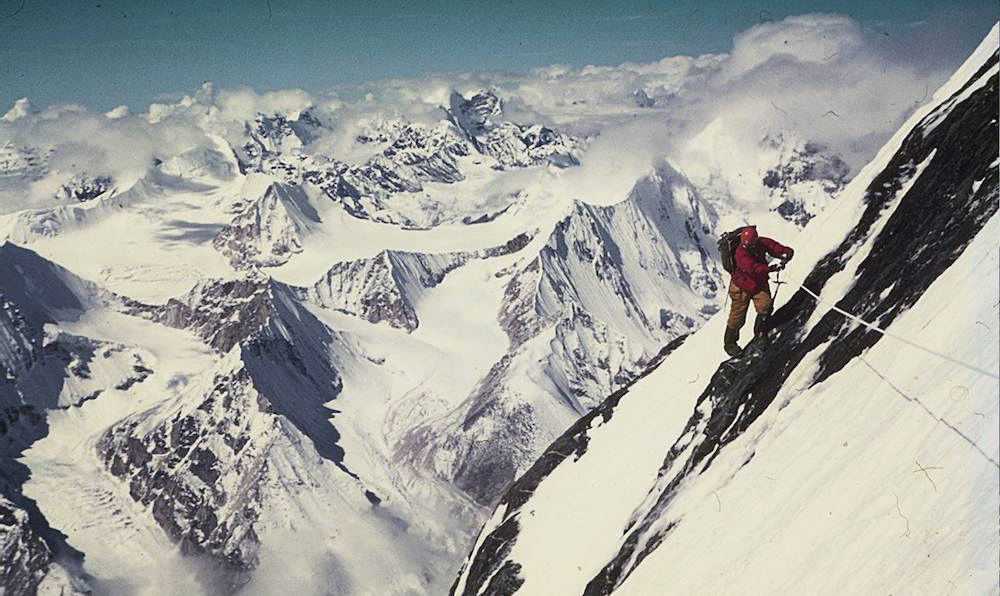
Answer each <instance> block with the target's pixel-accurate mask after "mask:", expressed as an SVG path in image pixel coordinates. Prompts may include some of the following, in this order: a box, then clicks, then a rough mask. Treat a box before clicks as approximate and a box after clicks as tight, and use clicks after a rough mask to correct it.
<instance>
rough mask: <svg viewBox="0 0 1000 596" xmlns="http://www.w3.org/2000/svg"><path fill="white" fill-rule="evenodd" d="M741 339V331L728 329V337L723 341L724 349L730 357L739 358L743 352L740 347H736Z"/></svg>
mask: <svg viewBox="0 0 1000 596" xmlns="http://www.w3.org/2000/svg"><path fill="white" fill-rule="evenodd" d="M739 339H740V330H739V329H733V328H732V327H726V335H725V338H724V339H723V346H722V347H723V348H724V349H725V350H726V353H727V354H729V355H730V356H739V354H740V352H742V350H741V349H740V347H739V346H738V345H736V342H737V341H738V340H739Z"/></svg>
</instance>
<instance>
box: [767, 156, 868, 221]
mask: <svg viewBox="0 0 1000 596" xmlns="http://www.w3.org/2000/svg"><path fill="white" fill-rule="evenodd" d="M771 141H772V142H773V143H775V144H780V140H774V139H772V140H771ZM766 142H768V140H765V143H766ZM849 177H850V167H848V165H847V164H846V163H845V162H844V160H843V159H841V158H840V156H838V155H833V154H830V153H829V152H828V150H827V147H826V146H824V145H822V144H819V143H813V142H807V143H805V144H804V145H802V146H800V147H797V148H795V149H793V150H792V151H791V155H789V156H788V157H787V158H786V159H784V160H783V161H782V163H780V164H778V165H776V166H775V167H773V168H771V169H769V170H768V171H767V172H766V173H765V174H764V177H763V179H762V180H761V182H762V183H763V184H764V186H765V187H767V188H769V189H770V190H771V194H772V195H773V196H774V197H776V198H779V199H782V201H781V203H780V204H779V205H778V206H777V207H775V208H774V210H775V211H777V213H778V215H780V216H781V217H783V218H785V219H787V220H788V221H790V222H792V223H794V224H796V225H798V226H799V227H803V226H805V225H806V224H807V223H809V220H810V219H812V218H813V217H815V215H816V209H817V206H815V205H811V204H807V203H806V202H805V201H804V200H803V198H801V197H799V196H797V195H796V192H795V186H796V185H798V184H799V183H803V182H813V183H814V186H816V187H817V189H818V190H820V191H822V192H823V193H824V194H826V195H828V196H830V197H835V196H836V195H837V194H838V193H839V192H840V190H841V189H842V188H843V187H844V186H845V185H846V184H847V182H848V180H849Z"/></svg>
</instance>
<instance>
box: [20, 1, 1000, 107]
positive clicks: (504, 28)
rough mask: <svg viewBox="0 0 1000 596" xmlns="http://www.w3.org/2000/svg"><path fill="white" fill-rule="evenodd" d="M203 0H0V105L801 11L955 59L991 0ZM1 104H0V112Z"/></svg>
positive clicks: (168, 94) (377, 64)
mask: <svg viewBox="0 0 1000 596" xmlns="http://www.w3.org/2000/svg"><path fill="white" fill-rule="evenodd" d="M707 4H708V5H705V4H703V3H700V2H657V1H653V0H644V1H624V2H576V3H571V2H547V3H536V2H522V1H514V0H510V1H504V0H497V1H493V2H399V1H375V2H364V3H361V2H357V3H355V2H320V1H316V0H306V1H301V2H290V1H287V0H254V1H236V0H220V1H215V2H192V1H173V2H171V1H164V2H150V1H130V2H126V1H121V0H87V1H72V2H70V1H64V0H50V1H46V2H42V1H39V0H0V56H2V60H0V89H2V96H0V106H9V105H11V104H12V103H13V101H14V100H15V99H17V98H19V97H23V96H27V97H29V98H30V99H31V100H32V102H33V103H35V104H36V105H39V106H46V105H49V104H52V103H57V102H68V101H74V102H78V103H80V104H83V105H84V106H86V107H88V108H92V109H98V110H107V109H110V108H112V107H114V106H116V105H119V104H122V103H124V104H127V105H129V106H130V107H132V108H133V109H140V110H141V109H145V107H146V106H148V104H149V103H150V102H151V101H155V100H157V99H168V98H169V99H173V98H175V97H176V96H177V95H179V94H180V93H185V92H187V93H190V92H193V91H194V90H196V89H197V88H198V87H199V86H200V85H201V83H202V82H203V81H206V80H211V81H213V82H214V83H215V84H216V86H217V87H223V88H225V87H236V86H240V85H248V86H250V87H253V88H254V89H256V90H258V91H265V90H271V89H287V88H301V89H305V90H307V91H322V90H326V89H329V88H331V87H334V86H342V85H352V84H357V83H362V82H366V81H373V80H380V79H386V78H396V77H412V76H419V75H423V74H428V73H447V72H455V71H504V72H519V71H525V70H528V69H530V68H532V67H535V66H542V65H548V64H567V65H570V66H583V65H585V64H619V63H621V62H624V61H632V62H648V61H653V60H657V59H659V58H662V57H664V56H670V55H677V54H689V55H697V54H702V53H709V52H726V51H728V50H729V49H730V48H731V43H732V38H733V36H734V35H735V34H737V33H739V32H741V31H743V30H746V29H747V28H749V27H751V26H753V25H755V24H757V23H759V22H761V21H766V20H780V19H782V18H784V17H785V16H788V15H793V14H803V13H810V12H834V13H839V14H846V15H849V16H851V17H853V18H855V19H856V20H858V21H860V22H861V23H862V24H863V25H864V26H866V27H868V28H870V29H873V30H877V31H880V32H883V33H884V34H885V35H886V36H887V37H892V36H897V37H906V38H907V39H910V40H912V43H909V44H906V45H905V46H901V47H908V48H909V49H910V50H909V51H913V52H924V53H926V54H927V56H926V60H928V61H935V62H939V63H946V64H948V63H953V64H954V65H957V64H958V63H959V62H960V61H961V60H962V59H963V58H964V57H965V55H967V54H968V53H969V52H970V51H971V50H972V49H973V48H974V47H975V46H976V44H977V43H978V42H979V41H980V40H981V39H982V37H983V36H984V35H985V34H986V33H987V32H988V31H989V28H990V26H991V25H992V23H993V22H994V21H995V20H996V19H997V18H998V16H1000V8H998V4H997V2H996V1H995V0H992V1H987V2H983V1H970V0H962V1H957V2H950V3H942V2H938V3H934V2H902V1H889V2H879V3H874V2H849V1H843V0H827V1H822V2H821V1H808V2H806V1H797V2H796V1H788V0H778V1H768V2H757V3H750V2H738V1H728V2H715V3H707ZM2 109H5V108H0V111H2Z"/></svg>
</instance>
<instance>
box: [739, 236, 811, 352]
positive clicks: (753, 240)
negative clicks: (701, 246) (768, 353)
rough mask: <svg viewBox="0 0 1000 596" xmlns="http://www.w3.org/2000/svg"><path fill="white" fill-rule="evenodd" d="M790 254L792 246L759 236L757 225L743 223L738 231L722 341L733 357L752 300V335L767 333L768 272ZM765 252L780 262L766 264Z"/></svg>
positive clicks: (769, 308)
mask: <svg viewBox="0 0 1000 596" xmlns="http://www.w3.org/2000/svg"><path fill="white" fill-rule="evenodd" d="M793 254H795V251H793V250H792V249H791V248H789V247H787V246H784V245H782V244H779V243H778V242H775V241H774V240H771V239H770V238H766V237H764V236H758V235H757V226H746V227H744V228H743V230H742V231H741V232H740V241H739V246H737V247H736V248H735V249H734V250H733V255H732V256H733V259H732V260H733V270H732V279H731V281H730V282H729V298H730V300H732V303H733V304H732V306H731V307H730V310H729V320H728V322H727V324H726V336H725V342H724V347H725V350H726V353H727V354H729V355H730V356H736V355H738V354H739V353H740V351H741V350H740V347H739V346H738V345H737V344H736V342H737V341H739V339H740V328H741V327H743V323H744V322H745V321H746V318H747V309H748V308H749V306H750V301H751V300H753V305H754V308H755V309H756V310H757V319H756V320H755V321H754V326H753V331H754V336H755V337H760V336H762V335H765V334H766V333H767V331H768V329H767V325H768V319H769V318H770V316H771V308H772V302H771V288H770V287H769V286H768V274H769V273H770V272H771V271H778V270H780V269H782V268H784V266H785V264H786V263H787V262H788V261H789V260H790V259H791V258H792V255H793ZM767 255H771V256H773V257H778V258H779V259H781V263H776V264H774V265H771V266H768V264H767Z"/></svg>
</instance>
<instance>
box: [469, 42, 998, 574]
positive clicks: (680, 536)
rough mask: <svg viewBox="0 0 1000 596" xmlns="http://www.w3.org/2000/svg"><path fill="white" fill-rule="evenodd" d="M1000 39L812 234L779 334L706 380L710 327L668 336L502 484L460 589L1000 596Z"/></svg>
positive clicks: (717, 334)
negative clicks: (646, 363) (660, 350)
mask: <svg viewBox="0 0 1000 596" xmlns="http://www.w3.org/2000/svg"><path fill="white" fill-rule="evenodd" d="M997 45H998V43H997V28H996V27H994V29H993V31H992V32H991V34H990V35H989V36H988V37H987V39H986V40H985V41H984V42H983V44H982V45H981V46H980V48H979V49H978V50H977V51H976V53H975V54H974V55H973V56H972V57H970V59H969V60H968V61H967V62H966V64H965V65H964V66H963V67H962V68H961V69H960V70H959V71H958V72H957V73H956V74H955V75H954V77H953V78H952V79H951V80H950V81H949V82H948V83H947V84H946V85H945V86H944V87H942V88H941V89H940V90H939V91H938V92H937V93H936V94H935V95H934V98H933V100H932V101H931V103H930V104H928V105H927V106H926V107H924V108H922V109H921V110H919V111H918V112H917V113H916V114H914V115H913V117H912V118H911V119H910V121H909V122H907V124H906V125H905V126H904V127H903V128H902V129H901V130H900V131H899V133H898V134H897V135H896V136H895V137H894V138H893V139H891V140H890V141H889V142H888V143H887V144H886V145H885V147H884V148H883V149H882V151H880V153H879V155H878V156H877V157H876V159H875V160H874V161H873V162H872V163H871V164H869V165H868V166H867V167H866V168H865V169H864V170H863V171H862V172H860V173H859V174H858V176H857V177H856V178H855V179H854V180H853V181H852V182H851V184H850V185H849V186H848V187H847V189H845V191H844V192H843V193H842V194H841V196H840V198H839V199H838V204H837V206H836V208H835V209H833V210H831V211H828V212H827V213H824V214H823V215H822V216H820V217H819V218H817V220H816V221H815V222H813V223H811V224H810V225H809V226H808V227H807V228H806V230H805V231H804V233H803V236H801V237H800V242H799V243H797V244H796V246H797V248H800V250H798V251H797V254H796V258H795V260H794V261H793V266H792V267H791V268H790V270H789V271H788V273H787V274H786V275H785V276H784V277H785V279H786V280H791V282H792V283H794V284H795V285H793V286H792V288H793V290H785V292H784V293H783V294H784V295H783V296H782V297H781V299H780V300H779V304H778V306H779V308H778V309H777V311H776V313H775V317H774V318H775V330H774V332H773V334H772V335H773V338H772V340H771V343H770V344H769V345H765V344H764V342H763V341H762V340H754V341H753V342H751V344H750V345H749V347H748V349H747V350H746V352H745V353H744V355H743V356H741V357H739V358H734V359H730V360H727V361H725V362H723V363H722V364H721V365H718V366H716V364H715V362H716V361H717V360H719V359H722V358H724V355H723V353H722V350H721V336H722V330H723V326H724V324H725V323H724V321H723V320H722V317H721V316H720V317H716V318H714V319H713V320H712V321H710V322H709V323H708V324H707V325H706V326H705V327H704V328H702V330H701V331H699V332H697V333H695V334H694V335H692V336H690V337H688V338H686V339H679V340H677V341H675V342H673V343H672V344H671V345H669V346H668V347H667V348H666V349H665V350H664V352H670V354H669V356H666V357H665V359H664V360H663V361H662V363H659V362H658V361H654V363H653V365H652V366H650V367H649V368H647V370H646V371H645V374H644V376H643V377H642V378H641V379H640V380H638V381H636V382H635V383H634V384H632V385H630V386H629V387H627V388H626V389H623V390H621V391H619V392H617V393H615V394H614V395H612V396H611V397H609V398H608V399H607V400H606V401H605V402H603V403H602V404H601V405H600V406H599V407H598V408H596V409H595V410H594V411H592V412H591V413H590V414H588V415H587V416H585V417H583V418H581V419H580V420H579V421H578V422H577V423H575V424H574V425H573V426H572V427H570V428H569V430H567V431H566V432H565V433H564V434H563V435H562V436H561V437H560V438H559V439H557V440H556V441H555V442H553V443H552V445H550V446H549V447H548V449H547V450H546V451H545V453H544V454H543V455H542V457H541V458H539V459H538V461H536V462H535V464H534V465H533V466H532V468H531V469H530V470H529V471H528V472H527V473H525V474H524V475H523V476H521V477H520V478H519V479H518V480H517V481H516V482H515V483H514V485H513V486H512V487H511V489H510V490H509V491H508V492H507V494H506V495H505V496H504V498H503V499H502V500H501V502H500V504H499V506H498V507H497V508H496V510H495V511H494V513H493V516H492V517H491V519H490V521H488V522H487V524H486V526H485V527H484V529H483V530H482V532H481V533H480V536H479V538H478V539H477V542H476V546H475V547H474V548H473V551H472V552H471V554H470V556H469V558H468V559H467V561H466V564H465V566H464V567H463V570H462V572H461V573H460V574H459V576H458V578H457V579H456V582H455V584H454V586H453V590H452V591H453V593H455V594H487V593H488V594H512V593H518V594H574V593H584V594H610V593H612V592H613V593H616V594H617V593H621V594H651V593H677V594H685V593H713V594H730V593H732V594H764V593H790V592H795V593H801V592H806V593H830V594H834V593H836V594H840V593H879V592H887V593H911V592H919V591H930V592H934V593H977V594H978V593H994V592H996V591H997V590H998V589H1000V586H998V584H997V576H998V575H997V572H998V569H1000V543H998V540H997V535H998V526H997V518H996V510H997V507H998V506H1000V486H998V481H997V478H998V476H997V470H998V461H1000V454H998V449H1000V445H998V441H997V435H996V428H997V426H998V424H1000V408H998V407H997V403H996V399H995V398H996V395H997V392H998V378H1000V377H998V370H1000V361H998V349H997V347H998V328H997V326H996V320H997V315H996V308H997V306H996V305H997V302H998V301H1000V296H998V289H997V288H998V285H997V280H998V271H1000V263H998V262H997V254H998V253H997V243H996V238H997V233H998V231H1000V220H998V218H997V216H996V212H997V207H998V171H997V165H998V159H997V155H998V146H997V116H996V105H997V62H998V52H997ZM806 238H808V239H809V242H804V240H805V239H806ZM798 284H801V286H799V287H796V286H798ZM814 295H815V296H818V299H817V298H816V297H815V296H814ZM834 307H836V309H840V310H834ZM840 311H844V312H847V313H852V315H853V316H857V317H859V319H860V320H863V321H866V322H870V323H873V324H875V325H877V326H879V327H881V328H882V329H885V330H886V331H885V334H883V333H882V332H880V331H877V330H874V329H872V328H871V327H869V326H868V325H865V324H861V323H860V322H859V321H858V320H855V319H853V318H851V317H847V316H845V315H844V314H842V312H840Z"/></svg>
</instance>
